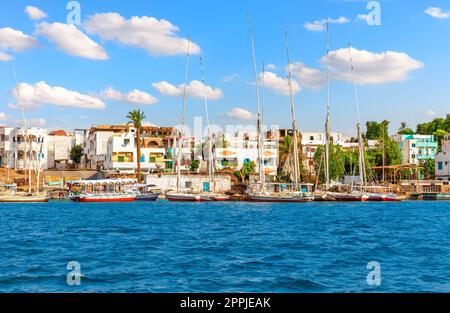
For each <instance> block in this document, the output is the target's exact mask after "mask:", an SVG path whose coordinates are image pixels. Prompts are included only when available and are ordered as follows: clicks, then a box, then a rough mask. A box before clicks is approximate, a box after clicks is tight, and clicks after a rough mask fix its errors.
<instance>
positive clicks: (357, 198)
mask: <svg viewBox="0 0 450 313" xmlns="http://www.w3.org/2000/svg"><path fill="white" fill-rule="evenodd" d="M333 197H334V199H335V200H336V201H338V202H366V201H369V197H368V196H363V195H334V196H333Z"/></svg>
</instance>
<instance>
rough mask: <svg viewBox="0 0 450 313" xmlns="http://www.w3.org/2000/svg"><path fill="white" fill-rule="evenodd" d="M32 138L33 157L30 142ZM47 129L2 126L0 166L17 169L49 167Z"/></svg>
mask: <svg viewBox="0 0 450 313" xmlns="http://www.w3.org/2000/svg"><path fill="white" fill-rule="evenodd" d="M27 138H30V140H31V158H30V142H29V141H28V140H27ZM47 157H48V156H47V130H46V129H42V128H28V129H26V128H24V127H15V128H14V127H0V166H1V167H6V168H11V169H15V170H28V169H30V168H31V169H33V170H45V169H47Z"/></svg>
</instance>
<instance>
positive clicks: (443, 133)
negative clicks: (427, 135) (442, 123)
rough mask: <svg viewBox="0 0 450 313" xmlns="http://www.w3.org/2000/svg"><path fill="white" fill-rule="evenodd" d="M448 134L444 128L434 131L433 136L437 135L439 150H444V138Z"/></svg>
mask: <svg viewBox="0 0 450 313" xmlns="http://www.w3.org/2000/svg"><path fill="white" fill-rule="evenodd" d="M446 135H447V132H446V131H445V130H442V129H438V130H436V131H435V132H434V133H433V136H435V137H436V140H437V142H438V146H439V151H441V150H442V140H444V138H445V136H446Z"/></svg>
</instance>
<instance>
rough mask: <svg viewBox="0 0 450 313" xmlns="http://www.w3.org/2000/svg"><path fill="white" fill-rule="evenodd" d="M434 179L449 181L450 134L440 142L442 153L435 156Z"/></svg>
mask: <svg viewBox="0 0 450 313" xmlns="http://www.w3.org/2000/svg"><path fill="white" fill-rule="evenodd" d="M435 167H436V169H435V174H436V179H438V180H446V181H450V134H448V135H447V136H445V138H444V140H443V142H442V152H440V153H438V154H436V166H435Z"/></svg>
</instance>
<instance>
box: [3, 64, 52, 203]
mask: <svg viewBox="0 0 450 313" xmlns="http://www.w3.org/2000/svg"><path fill="white" fill-rule="evenodd" d="M11 64H12V69H13V73H14V78H15V81H16V92H17V100H18V103H19V107H20V110H21V111H22V118H23V122H24V127H25V133H24V137H25V147H26V143H28V145H29V146H28V153H25V164H28V193H26V192H25V193H18V192H17V190H16V189H13V190H11V192H10V193H9V194H4V195H2V196H0V203H2V202H3V203H5V202H13V203H38V202H48V201H49V198H48V195H47V194H46V193H44V194H39V170H40V168H36V171H37V174H36V180H37V182H36V186H37V187H36V193H35V194H33V193H32V188H31V166H32V158H33V141H32V138H31V136H30V135H29V134H28V131H29V128H28V122H27V119H26V117H25V110H24V106H23V102H22V98H21V95H20V88H19V80H18V79H17V73H16V68H15V66H14V63H11ZM35 167H38V165H35ZM39 167H40V166H39Z"/></svg>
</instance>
